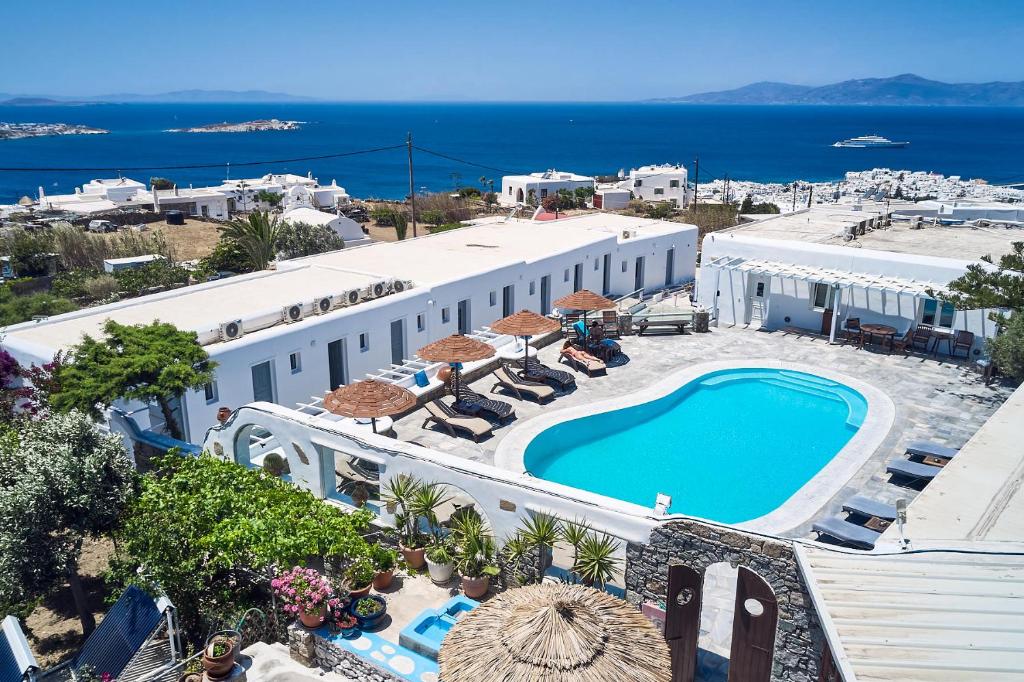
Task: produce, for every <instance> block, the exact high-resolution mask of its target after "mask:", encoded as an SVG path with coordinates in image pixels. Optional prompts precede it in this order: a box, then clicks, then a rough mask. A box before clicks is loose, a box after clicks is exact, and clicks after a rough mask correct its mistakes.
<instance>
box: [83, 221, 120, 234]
mask: <svg viewBox="0 0 1024 682" xmlns="http://www.w3.org/2000/svg"><path fill="white" fill-rule="evenodd" d="M86 229H87V230H89V232H117V225H115V224H114V223H112V222H110V221H109V220H90V221H89V227H87V228H86Z"/></svg>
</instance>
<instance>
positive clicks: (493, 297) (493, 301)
mask: <svg viewBox="0 0 1024 682" xmlns="http://www.w3.org/2000/svg"><path fill="white" fill-rule="evenodd" d="M488 300H489V301H490V302H491V306H492V307H493V306H496V305H498V292H497V291H492V292H491V293H490V295H489V296H488Z"/></svg>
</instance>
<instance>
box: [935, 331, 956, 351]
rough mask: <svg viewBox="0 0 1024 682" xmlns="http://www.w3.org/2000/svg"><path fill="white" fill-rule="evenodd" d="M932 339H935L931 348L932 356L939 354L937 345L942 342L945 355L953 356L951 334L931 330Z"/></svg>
mask: <svg viewBox="0 0 1024 682" xmlns="http://www.w3.org/2000/svg"><path fill="white" fill-rule="evenodd" d="M932 338H933V339H935V343H934V345H933V346H932V355H938V354H939V344H940V343H942V342H945V343H946V355H952V354H953V332H947V331H945V330H942V329H932Z"/></svg>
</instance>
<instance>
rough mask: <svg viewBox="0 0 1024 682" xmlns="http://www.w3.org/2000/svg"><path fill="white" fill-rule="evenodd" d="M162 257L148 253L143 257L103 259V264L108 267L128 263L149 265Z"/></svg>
mask: <svg viewBox="0 0 1024 682" xmlns="http://www.w3.org/2000/svg"><path fill="white" fill-rule="evenodd" d="M162 258H163V256H161V255H160V254H158V253H150V254H146V255H145V256H126V257H125V258H104V259H103V262H104V263H109V264H110V265H125V264H130V263H151V262H153V261H155V260H161V259H162Z"/></svg>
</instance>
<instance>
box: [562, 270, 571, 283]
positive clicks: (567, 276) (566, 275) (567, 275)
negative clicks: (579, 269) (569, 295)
mask: <svg viewBox="0 0 1024 682" xmlns="http://www.w3.org/2000/svg"><path fill="white" fill-rule="evenodd" d="M562 281H563V282H568V281H569V268H566V269H565V274H563V275H562Z"/></svg>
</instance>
